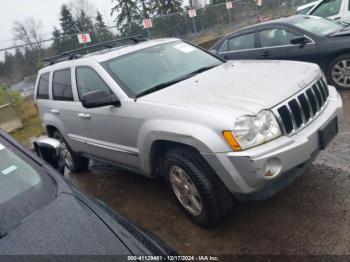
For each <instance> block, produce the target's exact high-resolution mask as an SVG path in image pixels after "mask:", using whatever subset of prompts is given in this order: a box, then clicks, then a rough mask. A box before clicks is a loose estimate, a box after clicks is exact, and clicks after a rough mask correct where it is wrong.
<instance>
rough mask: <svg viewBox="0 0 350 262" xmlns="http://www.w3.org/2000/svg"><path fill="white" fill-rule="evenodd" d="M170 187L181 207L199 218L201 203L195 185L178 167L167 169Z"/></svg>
mask: <svg viewBox="0 0 350 262" xmlns="http://www.w3.org/2000/svg"><path fill="white" fill-rule="evenodd" d="M169 180H170V184H171V187H172V189H173V191H174V193H175V195H176V197H177V199H178V200H179V201H180V203H181V205H182V206H183V207H184V208H185V209H186V210H187V211H188V212H189V213H190V214H191V215H194V216H199V215H200V214H201V213H202V210H203V201H202V198H201V197H200V195H199V192H198V190H197V187H196V185H195V184H194V183H193V181H192V179H191V178H190V177H189V176H188V175H187V173H186V172H185V171H184V170H183V169H182V168H181V167H179V166H172V167H170V169H169Z"/></svg>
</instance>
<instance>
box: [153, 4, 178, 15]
mask: <svg viewBox="0 0 350 262" xmlns="http://www.w3.org/2000/svg"><path fill="white" fill-rule="evenodd" d="M152 2H153V4H152V7H151V9H152V12H153V13H154V14H155V15H159V16H161V15H169V14H174V13H179V12H181V11H182V0H153V1H152Z"/></svg>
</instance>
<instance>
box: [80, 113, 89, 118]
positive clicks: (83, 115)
mask: <svg viewBox="0 0 350 262" xmlns="http://www.w3.org/2000/svg"><path fill="white" fill-rule="evenodd" d="M78 116H79V117H80V118H82V119H90V118H91V116H90V114H85V113H79V114H78Z"/></svg>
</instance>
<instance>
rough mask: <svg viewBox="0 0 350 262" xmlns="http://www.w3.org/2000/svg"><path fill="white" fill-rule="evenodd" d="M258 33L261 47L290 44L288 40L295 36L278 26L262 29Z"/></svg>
mask: <svg viewBox="0 0 350 262" xmlns="http://www.w3.org/2000/svg"><path fill="white" fill-rule="evenodd" d="M259 34H260V42H261V47H273V46H283V45H290V44H291V43H290V41H291V40H292V39H293V38H295V37H297V35H296V34H294V33H291V32H288V31H286V30H284V29H278V28H275V29H268V30H263V31H261V32H260V33H259Z"/></svg>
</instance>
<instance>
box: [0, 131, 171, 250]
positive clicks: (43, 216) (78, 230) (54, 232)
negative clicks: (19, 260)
mask: <svg viewBox="0 0 350 262" xmlns="http://www.w3.org/2000/svg"><path fill="white" fill-rule="evenodd" d="M0 254H1V255H119V256H120V255H123V256H128V255H162V256H166V255H170V254H176V253H175V252H174V251H173V250H172V249H170V248H169V247H168V246H167V245H166V244H165V243H164V242H163V241H161V240H160V239H158V238H157V237H155V236H153V235H151V234H150V233H148V232H146V231H143V230H141V229H139V228H138V227H137V226H135V225H134V224H133V223H132V222H130V221H128V220H127V219H125V218H123V217H122V216H121V215H120V214H118V213H117V212H115V211H112V210H111V209H109V208H108V207H107V206H105V205H104V204H103V203H102V202H100V201H97V200H95V199H93V198H90V197H88V196H85V195H84V194H82V193H81V192H80V191H79V190H78V189H77V188H75V187H74V186H73V185H70V182H68V181H67V180H66V179H65V178H64V177H63V176H62V175H60V174H59V173H58V172H56V170H54V169H53V168H52V167H51V166H49V165H48V164H47V163H46V162H44V161H43V160H42V159H40V158H38V157H37V156H34V155H33V154H32V153H31V152H30V151H28V150H27V149H26V148H24V147H23V146H22V145H21V144H19V143H18V142H16V141H15V140H14V139H12V138H11V137H10V136H9V135H7V134H6V133H5V132H4V131H2V130H1V129H0Z"/></svg>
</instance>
